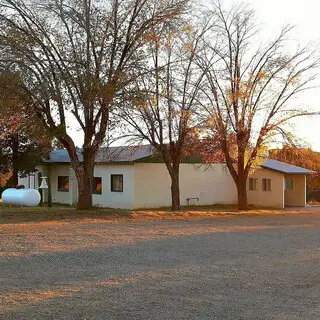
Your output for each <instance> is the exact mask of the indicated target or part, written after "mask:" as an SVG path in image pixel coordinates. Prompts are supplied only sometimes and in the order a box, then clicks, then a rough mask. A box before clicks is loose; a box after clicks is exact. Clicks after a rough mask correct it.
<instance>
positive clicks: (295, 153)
mask: <svg viewBox="0 0 320 320" xmlns="http://www.w3.org/2000/svg"><path fill="white" fill-rule="evenodd" d="M269 157H270V158H271V159H275V160H279V161H283V162H286V163H290V164H293V165H295V166H299V167H303V168H307V169H310V170H313V171H314V173H313V174H310V175H307V189H308V190H320V152H316V151H313V150H312V149H311V148H302V147H296V146H290V145H284V146H283V148H282V149H272V150H270V151H269Z"/></svg>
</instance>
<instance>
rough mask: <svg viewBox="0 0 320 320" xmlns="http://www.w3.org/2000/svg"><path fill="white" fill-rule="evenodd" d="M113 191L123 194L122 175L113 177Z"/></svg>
mask: <svg viewBox="0 0 320 320" xmlns="http://www.w3.org/2000/svg"><path fill="white" fill-rule="evenodd" d="M111 191H113V192H123V175H122V174H112V175H111Z"/></svg>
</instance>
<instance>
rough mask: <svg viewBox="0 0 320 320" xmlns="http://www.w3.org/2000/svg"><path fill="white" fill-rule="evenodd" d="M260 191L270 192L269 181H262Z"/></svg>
mask: <svg viewBox="0 0 320 320" xmlns="http://www.w3.org/2000/svg"><path fill="white" fill-rule="evenodd" d="M262 191H271V179H262Z"/></svg>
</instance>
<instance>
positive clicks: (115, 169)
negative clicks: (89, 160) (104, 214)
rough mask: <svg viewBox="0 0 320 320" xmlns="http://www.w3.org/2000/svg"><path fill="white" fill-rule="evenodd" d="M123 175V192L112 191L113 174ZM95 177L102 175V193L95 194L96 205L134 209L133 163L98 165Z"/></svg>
mask: <svg viewBox="0 0 320 320" xmlns="http://www.w3.org/2000/svg"><path fill="white" fill-rule="evenodd" d="M112 174H122V175H123V192H113V191H111V175H112ZM94 176H95V177H102V194H93V204H94V205H96V206H102V207H110V208H121V209H132V208H133V197H134V167H133V165H96V166H95V169H94Z"/></svg>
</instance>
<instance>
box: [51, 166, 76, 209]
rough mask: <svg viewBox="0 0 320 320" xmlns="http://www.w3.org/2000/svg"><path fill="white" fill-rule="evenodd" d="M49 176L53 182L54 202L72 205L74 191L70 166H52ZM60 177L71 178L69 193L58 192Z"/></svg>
mask: <svg viewBox="0 0 320 320" xmlns="http://www.w3.org/2000/svg"><path fill="white" fill-rule="evenodd" d="M48 167H49V176H50V182H51V196H52V202H56V203H65V204H70V196H71V190H72V187H73V186H72V185H71V184H72V181H70V165H69V164H59V165H58V164H52V165H51V164H50V165H49V166H48ZM58 176H68V177H69V191H58Z"/></svg>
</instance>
